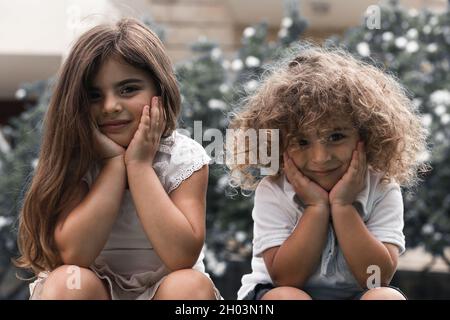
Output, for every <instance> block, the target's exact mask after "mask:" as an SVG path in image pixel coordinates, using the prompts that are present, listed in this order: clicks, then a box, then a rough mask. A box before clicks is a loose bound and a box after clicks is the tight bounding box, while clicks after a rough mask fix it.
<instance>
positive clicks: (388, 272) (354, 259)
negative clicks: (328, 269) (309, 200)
mask: <svg viewBox="0 0 450 320" xmlns="http://www.w3.org/2000/svg"><path fill="white" fill-rule="evenodd" d="M331 212H332V217H333V226H334V230H335V232H336V237H337V240H338V242H339V246H340V247H341V249H342V252H343V254H344V257H345V260H346V262H347V264H348V266H349V267H350V270H351V271H352V273H353V275H354V276H355V278H356V280H357V281H358V283H359V284H360V285H361V287H363V288H366V287H367V279H368V277H370V276H371V273H368V267H369V266H371V265H373V266H378V267H379V268H380V279H379V280H380V284H381V285H383V286H386V285H388V284H389V282H390V281H391V279H392V277H393V276H394V273H395V270H396V268H397V259H398V254H399V252H398V248H397V247H396V246H395V245H393V244H388V243H383V242H381V241H379V240H378V239H376V238H375V237H374V236H373V235H372V234H371V233H370V231H369V230H368V229H367V227H366V225H365V224H364V222H363V221H362V219H361V217H360V216H359V214H358V211H357V210H356V209H355V207H353V206H352V205H346V206H340V205H332V207H331Z"/></svg>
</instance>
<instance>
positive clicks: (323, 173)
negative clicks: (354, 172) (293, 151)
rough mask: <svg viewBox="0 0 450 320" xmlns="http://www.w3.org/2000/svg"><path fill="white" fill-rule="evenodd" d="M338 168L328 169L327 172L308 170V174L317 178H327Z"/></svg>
mask: <svg viewBox="0 0 450 320" xmlns="http://www.w3.org/2000/svg"><path fill="white" fill-rule="evenodd" d="M338 168H339V167H338ZM338 168H334V169H328V170H310V172H311V173H313V174H314V175H317V176H327V175H329V174H331V173H333V172H334V171H336V170H337V169H338Z"/></svg>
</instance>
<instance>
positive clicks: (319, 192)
mask: <svg viewBox="0 0 450 320" xmlns="http://www.w3.org/2000/svg"><path fill="white" fill-rule="evenodd" d="M283 158H284V173H285V174H286V178H287V179H288V181H289V183H290V184H291V185H292V187H293V188H294V190H295V193H296V194H297V195H298V197H299V198H300V199H301V200H302V201H303V203H304V204H305V205H307V206H321V207H326V208H328V207H329V202H328V192H327V191H325V189H323V188H322V187H321V186H319V185H318V184H317V183H315V182H314V181H312V180H311V179H309V178H308V177H306V176H305V175H304V174H303V173H302V172H301V171H300V170H299V169H298V168H297V166H296V165H295V164H294V161H292V159H291V158H290V157H289V155H288V153H287V152H285V153H284V154H283Z"/></svg>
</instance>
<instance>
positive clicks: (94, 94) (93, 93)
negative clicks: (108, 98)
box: [88, 91, 101, 101]
mask: <svg viewBox="0 0 450 320" xmlns="http://www.w3.org/2000/svg"><path fill="white" fill-rule="evenodd" d="M88 97H89V101H98V100H100V98H101V95H100V93H98V92H96V91H90V92H88Z"/></svg>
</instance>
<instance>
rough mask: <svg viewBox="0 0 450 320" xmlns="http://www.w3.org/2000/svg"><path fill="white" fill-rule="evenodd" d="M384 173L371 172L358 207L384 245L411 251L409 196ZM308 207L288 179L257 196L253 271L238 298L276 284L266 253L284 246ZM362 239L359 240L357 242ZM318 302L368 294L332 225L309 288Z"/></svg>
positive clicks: (270, 182) (266, 183) (267, 185)
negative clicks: (408, 246) (407, 218)
mask: <svg viewBox="0 0 450 320" xmlns="http://www.w3.org/2000/svg"><path fill="white" fill-rule="evenodd" d="M381 178H382V174H380V173H375V172H373V171H371V170H367V176H366V186H365V188H364V189H363V190H362V191H361V192H360V193H359V194H358V196H357V198H356V200H355V202H354V203H353V205H354V206H355V208H356V209H357V211H358V213H359V214H360V216H361V218H362V219H363V221H364V223H365V225H366V227H367V229H368V230H369V231H370V232H371V233H372V234H373V235H374V236H375V237H376V238H377V239H378V240H379V241H381V242H388V243H392V244H394V245H396V246H397V247H398V248H399V252H400V254H402V253H403V252H404V251H405V237H404V235H403V225H404V222H403V198H402V194H401V190H400V186H399V185H398V184H397V183H388V184H385V183H383V184H382V183H381V181H380V180H381ZM303 210H304V206H303V205H302V203H301V201H300V200H299V198H298V197H297V196H296V193H295V191H294V189H293V187H292V185H291V184H290V183H289V182H288V180H287V179H286V177H285V175H281V176H279V177H265V178H264V179H262V180H261V182H260V183H259V185H258V187H257V188H256V192H255V200H254V207H253V212H252V217H253V220H254V238H253V258H252V273H250V274H247V275H244V276H243V277H242V286H241V288H240V290H239V292H238V299H243V298H244V297H245V296H246V295H247V293H248V292H249V291H251V290H252V289H253V288H254V287H255V286H256V285H257V284H258V283H272V280H271V278H270V275H269V272H268V271H267V268H266V266H265V263H264V260H263V258H262V253H263V252H264V251H265V250H267V249H269V248H272V247H276V246H280V245H281V244H282V243H283V242H284V241H285V240H286V239H287V238H288V237H289V236H290V235H291V233H292V232H293V230H294V228H295V226H296V225H297V223H298V221H299V219H300V217H301V215H302V214H303ZM355 241H357V239H355ZM303 289H304V290H305V291H306V292H307V293H308V294H310V295H311V296H312V297H313V298H315V299H345V298H349V297H351V296H352V295H355V294H357V293H358V292H360V291H362V288H361V287H360V286H359V284H358V282H357V281H356V279H355V278H354V276H353V274H352V273H351V271H350V269H349V267H348V265H347V263H346V261H345V258H344V255H343V253H342V251H341V250H340V248H339V245H338V242H337V239H336V235H335V233H334V230H333V227H332V224H331V223H330V226H329V228H328V239H327V242H326V245H325V247H324V250H323V252H322V258H321V263H320V265H319V266H318V268H317V270H316V271H315V272H314V273H313V275H312V276H311V277H310V278H309V279H308V280H307V282H306V283H305V286H304V288H303Z"/></svg>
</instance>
